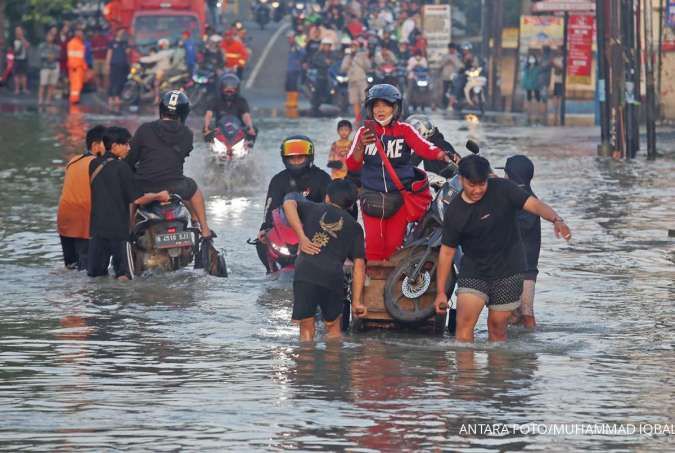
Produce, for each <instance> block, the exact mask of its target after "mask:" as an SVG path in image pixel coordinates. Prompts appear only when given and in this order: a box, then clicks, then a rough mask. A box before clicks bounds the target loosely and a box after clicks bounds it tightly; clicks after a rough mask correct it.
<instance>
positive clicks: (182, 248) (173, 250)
mask: <svg viewBox="0 0 675 453" xmlns="http://www.w3.org/2000/svg"><path fill="white" fill-rule="evenodd" d="M132 236H133V240H132V245H131V249H132V256H133V264H134V272H135V273H137V274H140V273H142V272H143V271H146V270H154V269H158V270H162V271H175V270H178V269H180V268H183V267H186V266H188V265H189V264H190V263H191V262H192V261H193V259H194V257H195V256H196V254H197V251H198V245H197V244H198V243H199V230H198V229H196V228H193V227H192V225H191V222H190V213H189V212H188V210H187V208H186V207H185V204H184V203H183V200H182V199H181V198H180V196H178V195H176V194H173V195H171V198H170V200H169V202H168V203H160V202H157V201H156V202H152V203H150V204H147V205H145V206H141V207H139V208H138V211H137V213H136V224H135V225H134V228H133V235H132Z"/></svg>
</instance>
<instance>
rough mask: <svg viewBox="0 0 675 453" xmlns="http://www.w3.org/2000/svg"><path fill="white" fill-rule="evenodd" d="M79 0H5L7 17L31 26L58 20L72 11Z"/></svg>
mask: <svg viewBox="0 0 675 453" xmlns="http://www.w3.org/2000/svg"><path fill="white" fill-rule="evenodd" d="M77 3H78V0H5V5H6V6H5V8H6V11H5V12H6V14H7V17H8V18H9V19H10V21H12V22H14V23H23V24H25V25H29V26H35V25H44V24H49V23H53V22H56V21H58V20H60V19H61V17H62V16H63V14H65V13H69V12H71V11H72V10H73V9H74V8H75V7H76V6H77Z"/></svg>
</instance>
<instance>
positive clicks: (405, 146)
mask: <svg viewBox="0 0 675 453" xmlns="http://www.w3.org/2000/svg"><path fill="white" fill-rule="evenodd" d="M365 130H366V129H365V128H364V127H361V128H359V130H358V131H356V135H355V136H354V141H353V143H352V147H351V149H350V150H349V155H348V156H347V168H348V169H349V171H351V172H358V171H361V183H362V184H363V187H364V188H366V189H370V190H375V191H377V192H395V191H396V190H397V189H396V186H395V185H394V183H393V181H392V180H391V178H390V177H389V173H388V172H387V168H386V167H385V166H384V163H383V162H382V159H380V155H379V153H378V152H377V148H376V147H375V144H374V143H372V144H370V145H366V149H365V152H364V153H363V160H362V161H357V160H356V159H355V158H354V150H355V148H356V146H357V144H358V143H359V140H360V139H361V135H362V134H363V133H364V131H365ZM376 133H377V137H378V140H381V141H382V144H383V146H384V151H385V152H386V154H387V157H388V158H389V161H390V162H391V165H392V166H393V167H394V170H396V174H397V175H398V177H399V179H400V180H401V182H402V183H403V185H404V186H408V185H409V184H410V183H412V182H413V179H414V177H415V171H414V170H413V168H414V166H413V164H412V162H411V160H410V159H411V157H412V153H413V152H414V153H415V154H417V155H418V156H420V157H421V158H422V159H426V160H436V159H439V158H442V157H443V156H445V154H444V153H443V151H442V150H441V149H440V148H438V147H436V146H435V145H434V144H432V143H431V142H429V141H427V140H425V139H424V138H423V137H422V136H421V135H420V134H419V132H417V130H416V129H415V128H414V127H412V126H411V125H410V124H408V123H402V122H399V121H392V122H391V123H390V124H389V125H388V126H386V127H384V126H380V125H379V124H378V125H377V127H376Z"/></svg>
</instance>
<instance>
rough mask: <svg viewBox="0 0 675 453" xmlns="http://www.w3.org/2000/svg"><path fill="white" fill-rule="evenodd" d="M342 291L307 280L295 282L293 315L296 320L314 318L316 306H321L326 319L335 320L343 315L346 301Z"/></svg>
mask: <svg viewBox="0 0 675 453" xmlns="http://www.w3.org/2000/svg"><path fill="white" fill-rule="evenodd" d="M344 299H345V298H344V295H343V293H342V291H339V292H338V291H335V290H331V289H328V288H326V287H323V286H319V285H314V284H312V283H307V282H297V281H294V282H293V316H292V319H293V320H294V321H299V320H301V319H307V318H312V317H314V315H316V308H317V307H321V315H322V316H323V320H324V321H328V322H331V321H335V320H336V319H337V318H338V317H339V316H340V315H342V307H343V302H344Z"/></svg>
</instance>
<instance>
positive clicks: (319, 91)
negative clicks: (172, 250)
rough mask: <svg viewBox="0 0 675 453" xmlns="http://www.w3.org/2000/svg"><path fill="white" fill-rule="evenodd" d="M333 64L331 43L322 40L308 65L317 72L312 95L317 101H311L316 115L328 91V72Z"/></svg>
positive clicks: (327, 40)
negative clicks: (314, 89)
mask: <svg viewBox="0 0 675 453" xmlns="http://www.w3.org/2000/svg"><path fill="white" fill-rule="evenodd" d="M334 63H335V57H334V55H333V42H332V41H331V40H329V39H323V40H322V41H321V47H320V48H319V51H318V52H316V53H315V54H314V55H313V56H312V60H311V63H310V66H311V67H312V68H314V69H316V71H317V82H316V84H317V86H316V91H314V93H313V95H314V96H315V97H316V98H318V99H314V100H313V101H312V108H313V110H314V113H317V110H318V108H319V106H320V105H321V100H323V99H325V98H326V97H327V96H328V93H329V90H330V87H329V83H328V80H329V76H328V71H329V69H330V67H331V66H333V64H334Z"/></svg>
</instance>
